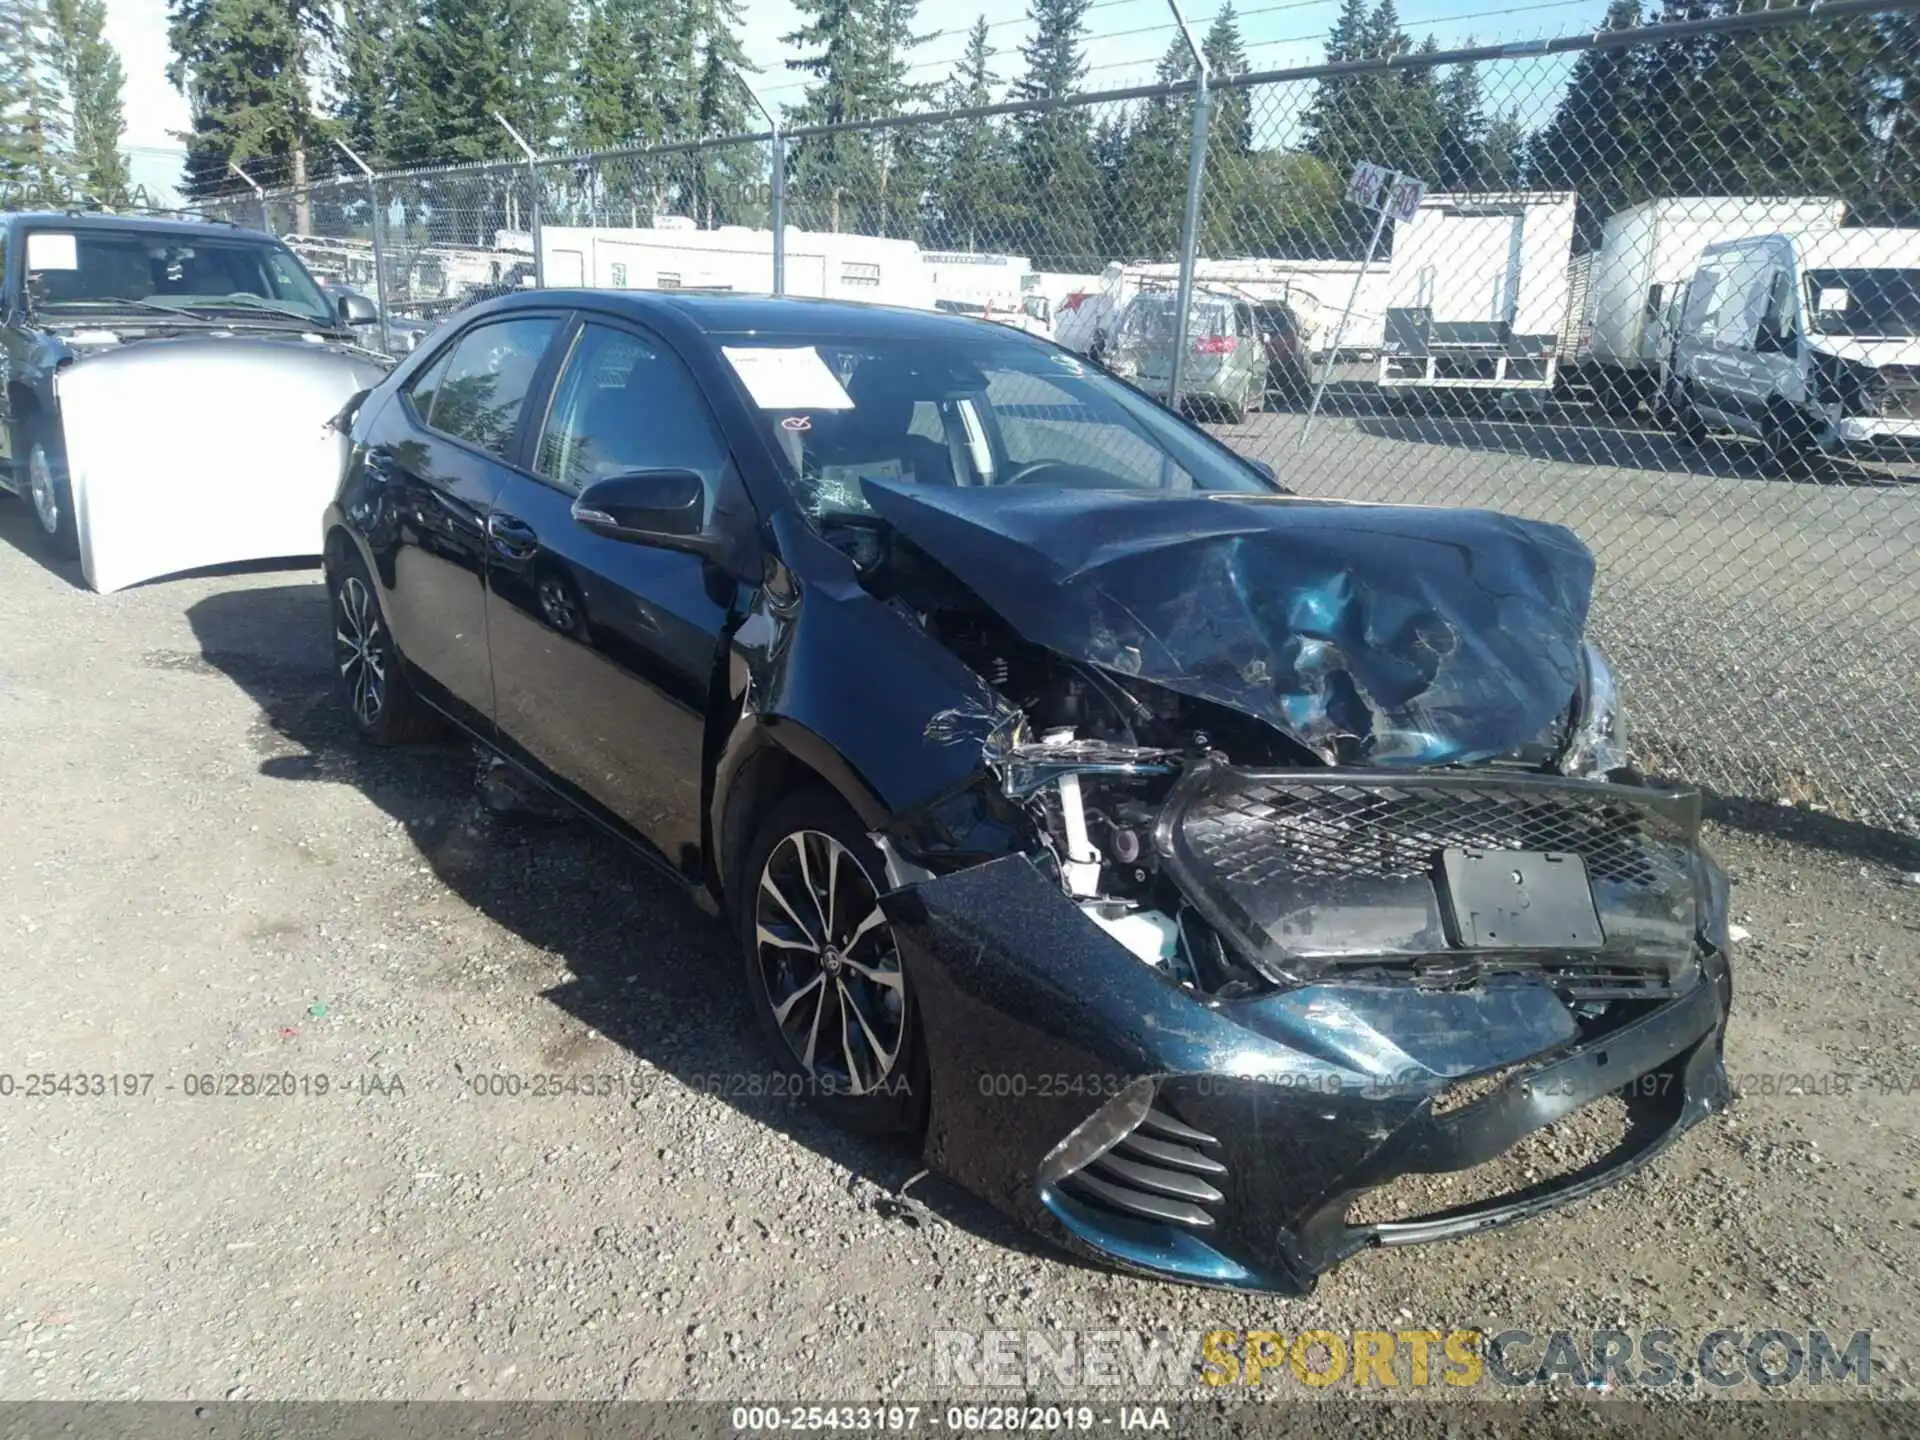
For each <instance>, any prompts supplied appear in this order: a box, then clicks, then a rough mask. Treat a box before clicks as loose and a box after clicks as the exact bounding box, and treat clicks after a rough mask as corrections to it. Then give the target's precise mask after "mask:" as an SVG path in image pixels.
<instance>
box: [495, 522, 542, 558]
mask: <svg viewBox="0 0 1920 1440" xmlns="http://www.w3.org/2000/svg"><path fill="white" fill-rule="evenodd" d="M487 539H488V540H489V541H491V542H492V544H493V548H494V549H495V550H497V551H498V552H499V553H500V554H502V555H504V556H506V557H507V558H508V559H510V560H524V559H526V557H527V556H529V555H531V554H533V552H534V551H536V550H538V549H539V548H540V537H539V536H538V535H536V534H534V532H533V527H532V526H531V525H529V524H527V522H526V521H524V520H522V519H521V518H520V517H519V516H517V515H508V514H506V513H504V512H502V511H499V510H495V511H494V512H493V513H492V514H490V515H488V516H487Z"/></svg>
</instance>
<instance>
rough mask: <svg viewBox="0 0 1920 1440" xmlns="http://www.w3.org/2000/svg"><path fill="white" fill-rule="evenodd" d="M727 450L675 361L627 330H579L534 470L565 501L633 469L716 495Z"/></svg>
mask: <svg viewBox="0 0 1920 1440" xmlns="http://www.w3.org/2000/svg"><path fill="white" fill-rule="evenodd" d="M725 466H726V448H725V447H724V446H723V445H722V444H721V443H720V439H719V436H718V434H717V432H716V431H715V429H714V426H713V422H712V421H711V420H710V419H709V418H708V415H707V406H706V400H705V399H704V398H703V397H702V395H701V393H700V388H699V386H698V384H697V383H696V382H695V381H694V378H693V376H692V375H690V374H688V373H687V369H686V367H685V366H684V365H683V364H681V362H680V359H679V357H678V356H675V355H673V354H672V353H670V352H668V351H667V350H665V349H663V348H662V347H659V346H656V345H653V344H650V343H649V342H647V341H645V340H642V339H641V338H640V337H639V336H638V335H634V334H632V333H631V332H629V331H626V330H615V329H613V328H612V327H611V326H606V325H594V324H588V325H583V326H582V327H581V329H580V334H579V337H578V338H577V339H576V340H575V342H574V346H573V353H572V354H570V355H569V356H568V357H567V362H566V366H565V368H564V369H563V370H562V371H561V373H560V383H559V384H558V385H556V386H555V387H554V392H553V405H552V407H551V408H550V409H549V410H548V412H547V423H546V424H545V426H544V427H542V430H541V433H540V445H539V450H538V452H537V454H536V458H535V461H534V471H535V473H536V474H538V475H539V476H540V478H541V479H543V480H546V481H548V482H549V483H551V484H553V485H556V486H558V487H559V488H560V489H562V490H565V491H567V492H568V493H569V494H578V493H579V492H580V491H581V490H582V489H584V488H585V487H586V486H588V485H591V484H592V483H593V482H594V481H596V480H604V479H606V478H607V477H608V476H611V475H624V474H628V473H630V472H632V471H635V470H691V471H693V472H694V473H695V474H696V475H698V476H700V477H701V478H702V479H703V480H705V481H706V482H707V491H708V493H709V494H712V493H713V489H714V486H715V485H716V483H717V482H718V480H719V476H720V472H721V471H722V470H723V469H724V468H725Z"/></svg>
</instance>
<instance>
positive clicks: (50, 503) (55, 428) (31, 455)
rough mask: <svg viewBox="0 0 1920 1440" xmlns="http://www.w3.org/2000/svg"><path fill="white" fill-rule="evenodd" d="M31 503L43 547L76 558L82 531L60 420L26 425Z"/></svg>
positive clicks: (56, 554) (52, 553)
mask: <svg viewBox="0 0 1920 1440" xmlns="http://www.w3.org/2000/svg"><path fill="white" fill-rule="evenodd" d="M24 428H25V429H26V442H27V458H26V467H27V476H26V481H27V483H26V486H25V489H26V494H27V503H28V504H29V505H30V506H31V507H32V508H33V519H34V530H35V533H37V534H38V535H39V537H40V548H41V549H42V550H43V551H44V552H45V553H46V554H47V556H48V557H49V558H50V559H54V560H73V559H76V558H78V556H79V554H80V531H79V527H78V526H77V525H76V524H75V522H74V518H73V485H72V483H71V481H70V479H69V477H68V475H67V447H66V446H65V445H64V444H63V443H62V439H61V435H60V427H59V425H58V424H57V423H56V422H53V421H47V420H41V421H38V422H35V423H30V424H29V425H27V426H26V427H24Z"/></svg>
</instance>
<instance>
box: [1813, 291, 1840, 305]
mask: <svg viewBox="0 0 1920 1440" xmlns="http://www.w3.org/2000/svg"><path fill="white" fill-rule="evenodd" d="M1814 308H1815V309H1817V310H1844V309H1846V308H1847V292H1846V291H1844V290H1822V291H1821V292H1820V303H1819V304H1818V305H1817V306H1815V307H1814Z"/></svg>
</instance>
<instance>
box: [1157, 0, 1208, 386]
mask: <svg viewBox="0 0 1920 1440" xmlns="http://www.w3.org/2000/svg"><path fill="white" fill-rule="evenodd" d="M1167 8H1168V9H1169V10H1171V11H1173V20H1174V23H1175V24H1176V25H1178V26H1179V27H1180V33H1181V34H1182V35H1184V36H1185V37H1186V41H1187V49H1188V50H1189V51H1191V52H1192V54H1193V64H1194V69H1195V71H1196V78H1195V81H1194V90H1193V143H1192V148H1191V149H1190V150H1189V151H1188V153H1187V207H1186V210H1185V212H1184V213H1183V214H1182V215H1181V218H1180V283H1179V285H1178V286H1177V287H1176V290H1175V294H1174V302H1173V303H1174V306H1175V308H1176V311H1177V314H1176V318H1175V320H1174V322H1173V323H1174V330H1173V367H1172V373H1171V374H1169V375H1168V377H1167V408H1168V409H1169V410H1171V411H1173V413H1174V414H1176V415H1178V414H1179V413H1180V392H1181V389H1182V386H1183V382H1184V381H1185V380H1186V374H1187V317H1188V312H1189V311H1191V310H1192V308H1193V271H1194V267H1195V264H1196V263H1197V259H1198V256H1199V252H1200V196H1201V192H1202V190H1203V189H1204V188H1205V186H1206V178H1205V177H1206V169H1207V102H1208V99H1209V96H1208V93H1207V78H1208V77H1207V57H1206V55H1205V53H1204V52H1203V51H1202V50H1201V48H1200V42H1199V41H1198V40H1197V39H1195V38H1194V34H1193V27H1192V26H1190V25H1188V24H1187V17H1186V16H1185V15H1182V14H1181V13H1180V0H1167Z"/></svg>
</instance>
